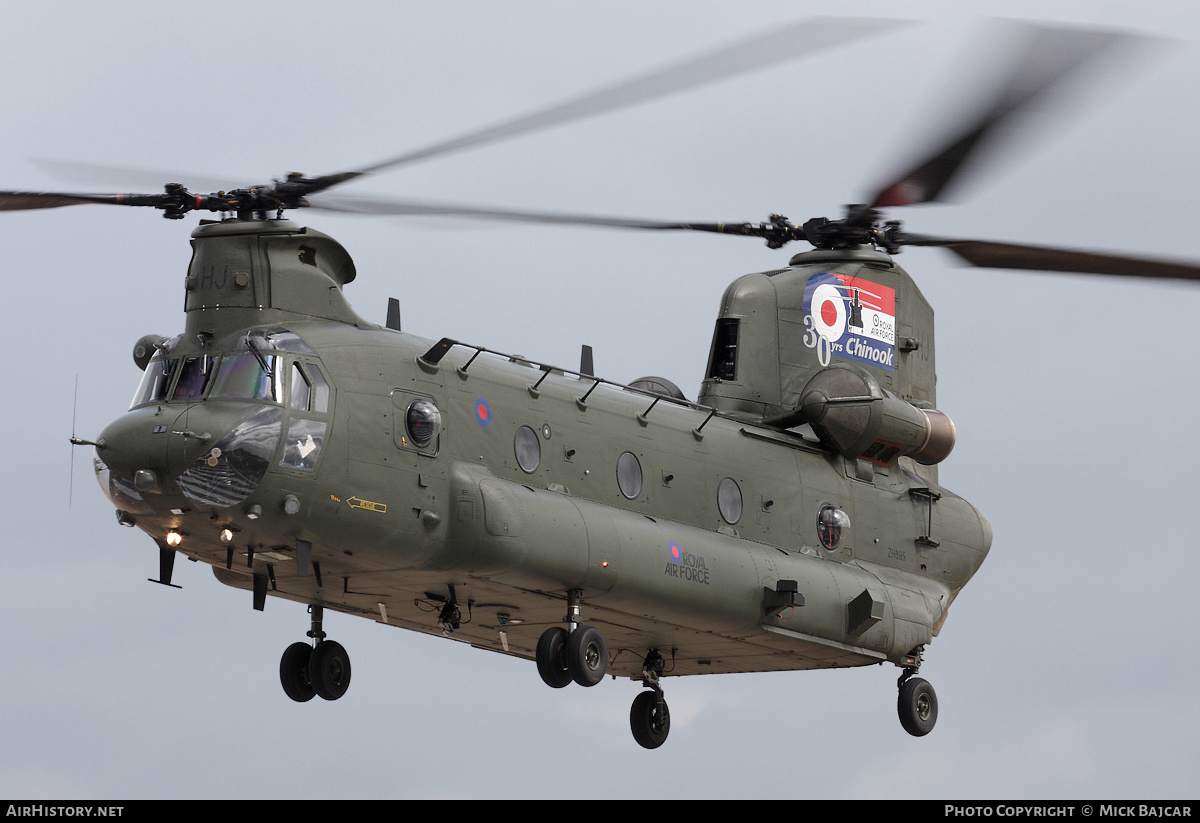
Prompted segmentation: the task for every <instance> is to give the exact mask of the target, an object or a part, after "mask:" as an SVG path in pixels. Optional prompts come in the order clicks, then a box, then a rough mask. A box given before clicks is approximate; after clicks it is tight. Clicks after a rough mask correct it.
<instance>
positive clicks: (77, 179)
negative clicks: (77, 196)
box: [29, 158, 239, 191]
mask: <svg viewBox="0 0 1200 823" xmlns="http://www.w3.org/2000/svg"><path fill="white" fill-rule="evenodd" d="M29 162H30V163H32V164H33V165H35V166H37V167H38V168H39V169H41V170H42V171H43V172H45V173H47V174H49V175H51V176H53V177H57V178H58V179H59V180H65V181H68V182H71V183H86V184H88V185H94V186H104V187H105V188H107V187H109V186H112V187H118V186H119V187H122V188H124V187H125V186H130V187H133V188H142V189H150V190H151V191H153V190H154V189H161V188H162V187H163V185H164V184H165V183H183V184H184V185H186V186H187V187H188V188H189V189H192V190H194V191H230V190H232V189H236V188H239V186H238V185H237V184H236V182H235V181H234V180H231V179H229V178H224V179H222V178H219V177H212V176H208V175H203V174H192V173H190V172H180V171H152V170H150V169H134V168H129V167H127V166H105V165H101V164H99V163H76V162H74V161H68V160H44V159H39V158H30V160H29Z"/></svg>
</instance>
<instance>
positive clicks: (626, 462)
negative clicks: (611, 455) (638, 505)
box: [617, 452, 642, 500]
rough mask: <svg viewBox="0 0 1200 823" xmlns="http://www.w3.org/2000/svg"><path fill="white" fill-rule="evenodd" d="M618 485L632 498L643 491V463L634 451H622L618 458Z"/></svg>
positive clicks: (627, 496) (622, 491)
mask: <svg viewBox="0 0 1200 823" xmlns="http://www.w3.org/2000/svg"><path fill="white" fill-rule="evenodd" d="M617 487H618V488H619V489H620V490H621V494H623V495H624V496H625V497H626V498H628V499H630V500H635V499H636V498H637V496H638V495H639V494H641V493H642V464H641V463H639V462H638V459H637V457H636V456H635V455H634V453H633V452H621V456H620V457H618V458H617Z"/></svg>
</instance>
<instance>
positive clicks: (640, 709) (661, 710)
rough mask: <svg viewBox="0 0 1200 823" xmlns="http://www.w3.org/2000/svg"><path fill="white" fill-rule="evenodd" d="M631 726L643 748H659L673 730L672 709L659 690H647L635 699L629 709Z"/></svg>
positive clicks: (634, 736)
mask: <svg viewBox="0 0 1200 823" xmlns="http://www.w3.org/2000/svg"><path fill="white" fill-rule="evenodd" d="M629 728H630V729H631V730H632V731H633V739H634V740H636V741H637V742H638V745H639V746H641V747H642V748H643V749H657V748H658V747H659V746H661V745H662V744H663V743H665V742H666V740H667V734H668V733H669V732H670V731H671V710H670V709H668V708H667V701H665V700H663V699H662V698H661V697H660V696H659V694H658V692H655V691H645V692H642V693H641V694H639V695H638V696H637V697H635V698H634V699H633V707H632V708H630V710H629Z"/></svg>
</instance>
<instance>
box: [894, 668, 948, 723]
mask: <svg viewBox="0 0 1200 823" xmlns="http://www.w3.org/2000/svg"><path fill="white" fill-rule="evenodd" d="M896 711H897V712H898V713H899V715H900V725H901V726H903V727H904V731H906V732H908V733H909V734H911V735H912V736H913V737H923V736H925V735H927V734H929V733H930V732H931V731H933V724H934V723H936V722H937V713H938V705H937V694H936V693H935V692H934V691H933V686H931V685H929V682H928V681H926V680H922V679H921V678H919V677H914V678H912V679H910V680H905V681H904V682H903V683H902V684H900V697H899V699H898V700H897V701H896Z"/></svg>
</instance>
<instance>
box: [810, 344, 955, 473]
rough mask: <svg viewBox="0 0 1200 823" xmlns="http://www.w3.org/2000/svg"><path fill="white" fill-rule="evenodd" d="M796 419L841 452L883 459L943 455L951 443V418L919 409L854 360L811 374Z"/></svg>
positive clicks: (928, 459)
mask: <svg viewBox="0 0 1200 823" xmlns="http://www.w3.org/2000/svg"><path fill="white" fill-rule="evenodd" d="M796 412H797V414H796V417H797V419H798V420H803V421H804V422H806V423H809V424H810V425H811V426H812V428H813V431H814V432H815V433H816V434H817V436H818V437H820V438H821V441H822V442H824V443H826V444H827V445H829V446H832V447H833V448H835V449H837V450H838V451H839V452H841V453H842V455H843V456H845V457H852V458H862V459H863V460H869V461H871V462H872V463H880V464H883V465H887V464H889V463H892V462H893V461H895V460H896V458H898V457H901V456H904V455H908V456H909V457H911V458H912V459H913V460H916V461H917V462H918V463H923V464H925V465H933V464H935V463H940V462H942V461H943V460H945V459H946V458H947V457H948V456H949V454H950V451H951V450H952V449H953V448H954V439H955V433H954V422H953V421H952V420H951V419H950V417H949V415H947V414H945V413H944V412H940V411H937V410H936V409H918V408H917V407H916V406H914V405H912V404H911V403H908V402H907V401H904V400H901V399H900V398H899V397H897V396H896V395H894V394H892V393H891V392H889V391H887V390H886V389H883V388H881V387H880V385H879V383H878V381H876V380H875V378H874V377H873V376H872V375H871V374H870V373H869V372H867V371H866V370H865V369H861V368H859V367H857V366H853V365H850V364H848V363H838V364H835V365H832V366H829V367H828V368H825V369H822V370H821V371H819V372H818V373H817V374H815V375H814V376H813V378H812V379H811V380H809V381H808V384H807V385H805V387H804V390H803V391H802V392H801V393H800V407H799V408H798V409H797V410H796Z"/></svg>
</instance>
